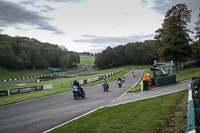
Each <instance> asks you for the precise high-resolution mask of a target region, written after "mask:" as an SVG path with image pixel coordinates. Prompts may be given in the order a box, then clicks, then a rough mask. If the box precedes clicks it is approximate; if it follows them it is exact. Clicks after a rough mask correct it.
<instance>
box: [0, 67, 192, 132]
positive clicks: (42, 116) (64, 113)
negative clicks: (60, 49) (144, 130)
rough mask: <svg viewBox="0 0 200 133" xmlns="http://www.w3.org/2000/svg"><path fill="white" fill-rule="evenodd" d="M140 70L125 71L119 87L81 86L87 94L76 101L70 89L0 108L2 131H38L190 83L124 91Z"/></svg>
mask: <svg viewBox="0 0 200 133" xmlns="http://www.w3.org/2000/svg"><path fill="white" fill-rule="evenodd" d="M142 72H143V70H135V75H136V76H135V77H133V76H132V74H131V72H129V73H127V74H126V75H125V76H124V77H125V83H124V84H123V85H122V87H121V88H119V87H118V84H117V81H113V82H110V83H109V86H110V89H109V91H108V92H104V91H103V88H102V85H101V84H98V85H95V86H91V87H86V88H84V90H85V93H86V97H85V98H84V99H83V98H79V99H78V100H75V99H74V97H73V93H72V92H71V91H68V92H64V93H60V94H55V95H51V96H46V97H42V98H37V99H33V100H28V101H25V102H20V103H16V104H11V105H7V106H2V107H0V114H1V115H0V132H1V133H27V132H28V133H40V132H45V131H48V130H50V129H52V128H55V127H57V126H59V125H62V124H63V123H67V122H69V121H71V120H73V119H76V118H78V117H80V116H82V115H84V114H87V113H88V112H92V111H93V110H96V109H98V108H101V107H106V106H113V105H118V104H122V103H127V102H133V101H137V100H142V99H147V98H151V97H156V96H160V95H165V94H169V93H173V92H177V91H180V90H183V89H187V87H188V84H189V83H190V82H191V80H190V81H189V80H188V81H185V82H179V83H175V84H172V85H168V86H164V87H159V88H153V89H151V90H148V91H143V92H137V93H131V94H129V93H128V94H127V93H125V92H126V91H127V90H128V89H130V87H131V86H133V85H135V84H136V83H137V82H138V81H139V80H140V77H141V75H142Z"/></svg>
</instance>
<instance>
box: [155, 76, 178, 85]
mask: <svg viewBox="0 0 200 133" xmlns="http://www.w3.org/2000/svg"><path fill="white" fill-rule="evenodd" d="M173 83H176V75H169V76H165V77H160V78H157V79H156V86H157V87H158V86H164V85H169V84H173Z"/></svg>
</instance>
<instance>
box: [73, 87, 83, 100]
mask: <svg viewBox="0 0 200 133" xmlns="http://www.w3.org/2000/svg"><path fill="white" fill-rule="evenodd" d="M81 89H82V91H81ZM81 89H79V88H78V86H75V85H74V86H73V88H72V92H73V95H74V98H75V99H76V100H77V99H78V98H79V97H82V98H85V91H84V90H83V86H81Z"/></svg>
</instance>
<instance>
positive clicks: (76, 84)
mask: <svg viewBox="0 0 200 133" xmlns="http://www.w3.org/2000/svg"><path fill="white" fill-rule="evenodd" d="M74 85H75V86H77V87H78V89H80V90H81V93H82V92H83V89H82V88H81V86H80V84H79V83H78V82H77V81H76V80H74V81H73V86H74ZM73 86H72V87H73Z"/></svg>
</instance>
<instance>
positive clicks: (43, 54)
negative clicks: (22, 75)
mask: <svg viewBox="0 0 200 133" xmlns="http://www.w3.org/2000/svg"><path fill="white" fill-rule="evenodd" d="M77 63H80V58H79V55H78V53H76V52H72V51H68V50H67V49H66V48H65V47H60V46H58V45H53V44H49V43H42V42H39V41H38V40H36V39H33V38H32V39H30V38H27V37H10V36H8V35H0V66H2V67H5V68H7V69H11V70H19V69H32V68H36V69H43V68H47V67H59V68H66V67H71V66H74V65H76V64H77Z"/></svg>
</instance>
